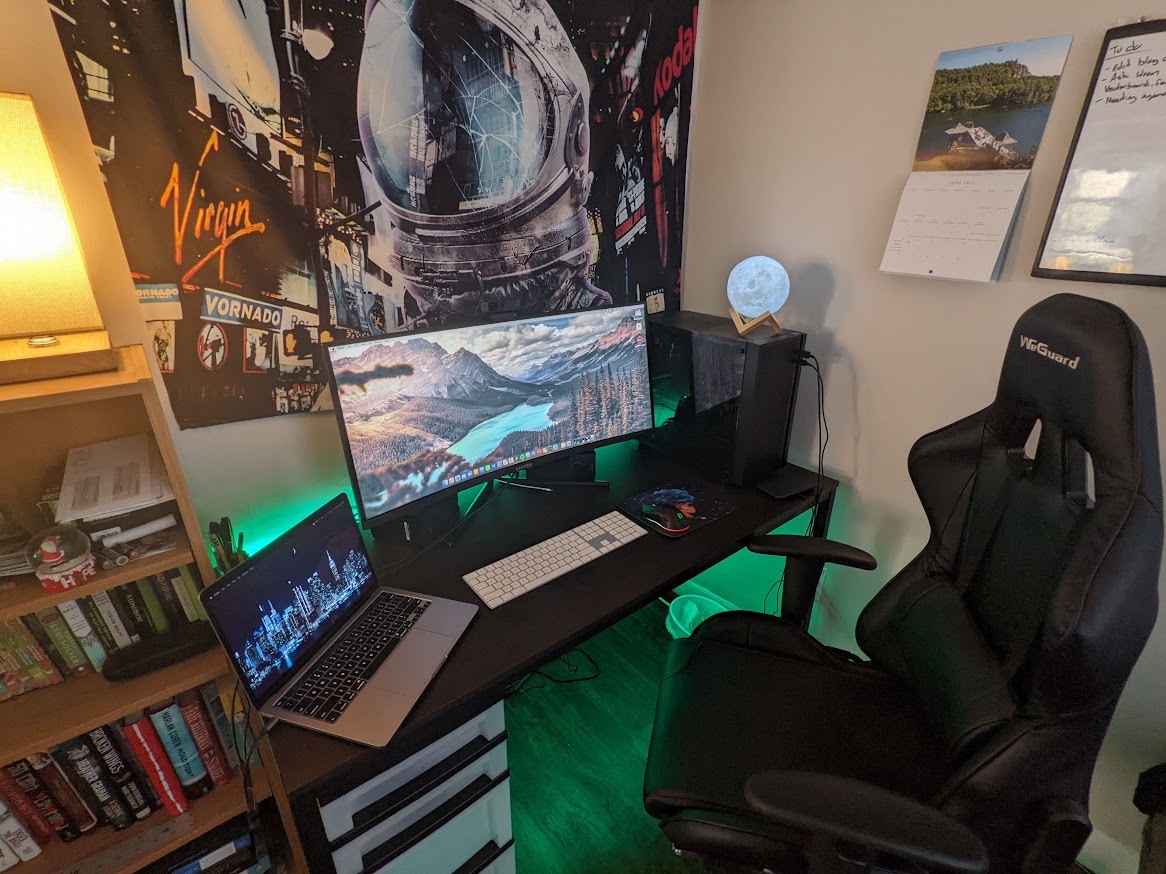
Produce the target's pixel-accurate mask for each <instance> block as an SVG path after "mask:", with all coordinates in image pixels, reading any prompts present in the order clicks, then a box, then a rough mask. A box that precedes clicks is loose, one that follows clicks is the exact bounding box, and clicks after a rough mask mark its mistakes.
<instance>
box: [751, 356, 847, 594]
mask: <svg viewBox="0 0 1166 874" xmlns="http://www.w3.org/2000/svg"><path fill="white" fill-rule="evenodd" d="M802 364H804V365H805V366H806V367H810V368H812V369H813V371H814V375H815V376H816V377H817V391H818V410H817V414H818V415H817V418H818V470H817V474H818V477H817V481H816V483H815V484H814V505H813V507H812V508H811V509H810V521H809V524H808V525H806V536H807V537H809V536H811V535H812V534H813V533H814V525H815V524H816V523H817V521H818V508H819V507H821V505H822V491H823V489H824V488H825V484H826V446H827V445H828V444H829V443H830V426H829V424H827V422H826V383H825V381H824V380H823V379H822V370H821V367H820V366H819V362H818V357H817V356H816V355H814V353H813V352H803V353H802ZM784 588H785V574H784V573H783V574H782V575H781V576H780V577H779V578H778V579H777V580H776V581H774V583H773V585H772V586H770V587H769V590H768V591H767V592H766V593H765V596H764V597H763V598H762V599H761V612H762V613H768V612H769V609H768V604H769V596H770V595H773V596H774V597H773V614H774V615H777V613H778V611H779V610H780V608H781V594H782V591H783V589H784ZM774 589H776V590H777V592H776V594H775V593H774Z"/></svg>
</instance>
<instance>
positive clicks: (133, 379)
mask: <svg viewBox="0 0 1166 874" xmlns="http://www.w3.org/2000/svg"><path fill="white" fill-rule="evenodd" d="M114 351H115V352H116V353H117V360H118V367H117V370H109V371H106V372H104V373H86V374H83V375H81V376H63V377H60V378H58V379H41V380H33V381H30V382H15V383H10V384H8V385H0V415H4V414H7V413H13V412H19V411H22V410H34V409H43V408H45V407H50V406H58V405H60V404H72V403H77V402H84V403H87V402H89V401H94V400H101V399H104V398H112V397H124V396H127V395H135V394H139V393H140V392H141V388H140V386H141V384H142V383H143V382H148V381H150V368H149V366H148V365H147V364H146V356H145V355H144V354H143V353H142V347H141V346H122V347H120V348H118V349H115V350H114Z"/></svg>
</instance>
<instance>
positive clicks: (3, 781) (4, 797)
mask: <svg viewBox="0 0 1166 874" xmlns="http://www.w3.org/2000/svg"><path fill="white" fill-rule="evenodd" d="M0 801H3V802H4V803H5V806H6V807H7V808H8V809H10V810H11V811H13V813H15V814H16V815H17V816H18V817H20V820H21V822H23V823H24V826H25V827H26V828H27V829H28V830H29V831H30V832H31V833H32V835H33V837H35V838H38V839H39V840H40V841H41V842H43V843H48V842H49V841H51V840H52V839H53V827H52V826H51V825H49V822H48V820H47V819H45V816H44V814H43V813H41V812H40V811H39V810H38V809H37V807H36V804H35V803H34V802H33V800H32V799H31V798H29V797H28V796H27V795H26V794H25V793H24V792H23V791H22V790H21V788H20V785H19V784H18V783H17V782H16V780H15V778H14V777H13V776H12V774H11V772H9V770H8V768H0Z"/></svg>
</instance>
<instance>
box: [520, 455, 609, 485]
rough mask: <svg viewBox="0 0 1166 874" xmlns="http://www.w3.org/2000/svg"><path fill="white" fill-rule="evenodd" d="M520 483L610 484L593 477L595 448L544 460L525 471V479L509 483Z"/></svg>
mask: <svg viewBox="0 0 1166 874" xmlns="http://www.w3.org/2000/svg"><path fill="white" fill-rule="evenodd" d="M516 484H522V485H527V486H529V487H531V488H536V487H545V488H547V489H548V490H549V489H553V488H571V487H573V486H578V487H582V488H600V489H606V488H608V487H609V486H610V485H611V484H610V483H608V482H605V481H603V480H597V479H596V478H595V450H594V449H584V450H581V451H580V452H572V453H571V454H570V455H567V456H565V457H564V458H556V459H554V460H552V461H546V462H543V463H542V464H539V465H537V466H535V467H532V468H530V469H529V470H528V471H527V472H526V479H525V480H518V481H517V482H511V485H516Z"/></svg>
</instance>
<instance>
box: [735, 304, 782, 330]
mask: <svg viewBox="0 0 1166 874" xmlns="http://www.w3.org/2000/svg"><path fill="white" fill-rule="evenodd" d="M729 315H730V316H731V317H732V319H733V324H734V325H736V326H737V333H738V334H741V335H742V336H744V335H745V334H748V333H749V332H750V331H752V330H754V329H756V328H760V327H761V326H762V325H766V324H768V325H772V326H773V330H775V331H777V333H779V334H780V333H781V325H780V324H779V323H778V321H777V316H775V315H774V314H773V313H771V312H768V311H766V312H764V313H762V314H761V315H759V316H757V318H755V319H746V318H745V317H744V316H742V315H741V314H740V313H739V312H737V311H736V310H735V309H734V308H733V307H729Z"/></svg>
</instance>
